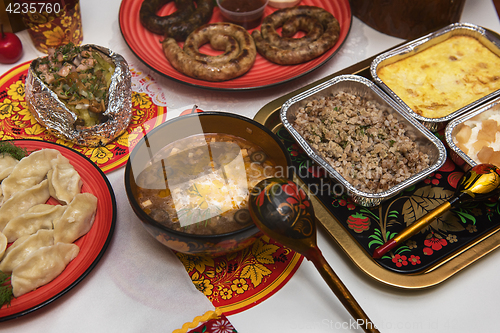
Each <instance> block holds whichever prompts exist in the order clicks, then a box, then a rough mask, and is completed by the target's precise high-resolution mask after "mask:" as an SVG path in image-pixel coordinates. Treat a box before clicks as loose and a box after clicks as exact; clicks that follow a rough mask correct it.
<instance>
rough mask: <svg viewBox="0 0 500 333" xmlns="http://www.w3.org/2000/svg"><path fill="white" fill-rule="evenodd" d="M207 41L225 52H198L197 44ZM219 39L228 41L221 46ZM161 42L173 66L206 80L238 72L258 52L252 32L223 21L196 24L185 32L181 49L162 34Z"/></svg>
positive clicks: (235, 75)
mask: <svg viewBox="0 0 500 333" xmlns="http://www.w3.org/2000/svg"><path fill="white" fill-rule="evenodd" d="M223 36H225V37H223ZM209 41H210V43H211V45H212V46H213V47H214V48H217V49H219V50H224V51H225V52H224V53H223V54H221V55H218V56H209V55H205V54H202V53H200V52H199V47H201V46H202V45H203V44H205V43H207V42H209ZM222 42H227V44H226V45H225V46H224V45H222ZM162 46H163V52H164V53H165V56H166V57H167V59H168V61H169V62H170V63H171V64H172V66H173V67H174V68H175V69H176V70H178V71H179V72H181V73H184V74H186V75H188V76H190V77H193V78H195V79H200V80H205V81H226V80H230V79H232V78H235V77H238V76H241V75H243V74H245V73H246V72H247V71H248V70H249V69H250V68H251V67H252V65H253V63H254V62H255V57H256V55H257V50H256V48H255V44H254V41H253V39H252V36H250V34H249V33H248V32H247V31H246V29H244V28H243V27H241V26H238V25H235V24H231V23H225V22H221V23H213V24H206V25H204V26H201V27H199V28H198V29H196V30H195V31H193V32H192V33H191V34H190V35H189V36H188V38H187V39H186V43H184V48H183V49H181V48H180V47H179V45H178V44H177V42H176V41H175V40H174V39H173V38H165V40H164V41H163V42H162Z"/></svg>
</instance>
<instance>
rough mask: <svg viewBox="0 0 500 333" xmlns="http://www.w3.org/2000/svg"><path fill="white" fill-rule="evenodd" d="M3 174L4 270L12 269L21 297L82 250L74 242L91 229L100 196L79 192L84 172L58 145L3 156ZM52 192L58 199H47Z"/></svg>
mask: <svg viewBox="0 0 500 333" xmlns="http://www.w3.org/2000/svg"><path fill="white" fill-rule="evenodd" d="M0 177H1V178H0V181H1V183H0V259H1V261H0V271H3V272H5V273H10V272H12V277H11V284H12V292H13V294H14V297H19V296H21V295H24V294H25V293H27V292H30V291H32V290H34V289H36V288H38V287H40V286H43V285H45V284H47V283H49V282H50V281H52V280H53V279H54V278H56V277H57V276H58V275H59V274H61V272H62V271H63V270H64V269H65V267H66V266H67V265H68V263H69V262H71V260H73V259H74V258H75V257H76V256H77V255H78V253H79V251H80V249H79V247H78V246H77V245H76V244H74V243H73V242H74V241H76V240H77V239H78V238H80V237H82V236H83V235H85V234H86V233H87V232H89V230H90V229H91V227H92V225H93V222H94V219H95V215H96V211H97V198H96V197H95V196H94V195H93V194H91V193H81V189H82V179H81V177H80V175H79V174H78V172H77V171H76V170H75V168H74V167H73V165H71V163H70V162H69V160H68V159H67V158H66V157H64V156H63V155H62V154H61V153H60V152H59V151H58V150H55V149H41V150H38V151H35V152H32V153H31V154H30V155H28V156H27V157H24V158H23V159H21V160H20V161H17V160H15V159H14V158H11V157H10V155H3V156H0ZM2 194H3V198H2ZM50 197H53V198H54V199H56V200H57V202H59V203H60V204H59V205H52V204H49V203H47V201H48V200H49V198H50ZM7 242H8V243H12V244H11V245H10V246H9V247H7ZM3 243H5V246H3ZM2 257H3V258H2Z"/></svg>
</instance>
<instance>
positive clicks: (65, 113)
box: [25, 44, 132, 147]
mask: <svg viewBox="0 0 500 333" xmlns="http://www.w3.org/2000/svg"><path fill="white" fill-rule="evenodd" d="M79 48H80V50H86V51H97V52H100V54H103V55H104V56H107V57H109V58H110V59H111V61H112V62H113V64H114V66H115V69H114V72H113V74H111V81H110V82H111V83H110V85H109V88H108V91H107V102H106V105H105V111H104V112H103V113H102V118H103V119H105V120H104V121H101V122H99V123H97V124H95V125H93V126H80V125H77V124H78V123H77V118H78V117H77V115H76V114H75V113H74V112H73V111H71V110H70V109H69V108H68V107H67V106H66V105H65V104H64V103H63V102H62V101H61V99H60V98H59V96H58V95H57V94H56V93H55V92H54V91H52V90H51V89H50V88H49V87H48V86H47V85H46V84H45V83H44V81H42V79H41V78H40V77H38V76H37V73H36V69H37V68H38V66H39V65H40V64H41V62H47V57H43V58H37V59H35V60H33V61H32V62H31V65H30V68H29V70H28V75H27V77H26V87H25V91H26V101H27V105H28V109H29V111H30V112H31V114H32V115H33V116H34V117H35V118H36V120H37V121H38V122H39V123H40V124H42V125H43V126H45V127H46V128H47V130H48V131H49V132H50V133H51V134H53V135H55V136H57V137H59V138H62V139H64V140H67V141H71V142H73V143H75V144H78V145H82V146H90V147H96V146H104V145H106V144H108V143H109V142H111V141H113V140H114V139H115V138H117V137H118V136H119V135H121V134H122V133H123V132H124V131H125V130H126V128H127V127H128V125H129V123H130V120H131V118H132V96H131V94H132V81H131V74H130V71H129V68H128V64H127V62H126V61H125V59H124V58H123V57H122V56H121V55H119V54H117V53H115V52H113V51H111V50H109V49H107V48H105V47H101V46H97V45H92V44H87V45H83V46H80V47H79Z"/></svg>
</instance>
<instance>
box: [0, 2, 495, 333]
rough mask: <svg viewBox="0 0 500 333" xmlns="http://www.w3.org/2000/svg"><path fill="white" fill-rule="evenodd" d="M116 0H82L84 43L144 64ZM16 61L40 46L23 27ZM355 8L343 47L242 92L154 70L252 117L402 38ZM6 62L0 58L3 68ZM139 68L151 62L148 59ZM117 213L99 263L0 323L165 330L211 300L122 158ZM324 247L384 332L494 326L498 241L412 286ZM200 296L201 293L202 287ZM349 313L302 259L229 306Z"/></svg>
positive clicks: (267, 323) (483, 8)
mask: <svg viewBox="0 0 500 333" xmlns="http://www.w3.org/2000/svg"><path fill="white" fill-rule="evenodd" d="M119 6H120V1H119V0H106V1H102V0H101V1H98V0H82V1H81V9H82V17H83V31H84V32H83V33H84V41H83V42H84V44H87V43H93V44H99V45H103V46H108V47H111V48H112V49H114V50H115V51H117V52H119V53H123V55H124V56H125V57H126V58H127V60H128V61H129V62H130V63H131V64H132V65H133V66H136V67H138V68H140V67H141V66H142V65H141V63H140V62H139V61H138V60H137V59H135V57H134V56H133V55H131V54H130V51H128V49H127V47H126V44H125V43H124V41H123V38H122V36H121V33H120V30H119V26H118V11H119ZM461 21H462V22H470V23H474V24H478V25H481V26H483V27H486V28H489V29H491V30H494V31H497V32H500V22H499V19H498V16H497V14H496V12H495V10H494V6H493V3H492V2H491V0H467V2H466V5H465V9H464V12H463V15H462V19H461ZM18 35H19V36H20V37H21V39H22V42H23V45H24V50H25V51H24V56H23V58H22V59H21V60H20V62H24V61H28V60H31V59H33V58H35V57H37V56H39V55H41V54H40V53H38V52H37V51H36V50H35V49H34V47H33V46H32V44H31V42H30V40H29V37H28V35H27V33H26V32H21V33H18ZM401 42H402V40H401V39H398V38H393V37H390V36H387V35H384V34H381V33H379V32H377V31H375V30H373V29H371V28H370V27H368V26H367V25H365V24H364V23H362V22H361V21H359V20H358V19H357V18H353V24H352V28H351V33H350V34H349V36H348V38H347V40H346V43H345V45H344V46H343V47H342V49H341V51H340V52H339V53H338V54H337V55H335V56H334V57H333V58H332V59H331V60H329V61H328V62H327V63H326V64H325V65H324V66H322V67H320V68H319V69H318V70H315V71H313V72H312V73H310V74H307V75H305V76H304V77H302V78H301V79H300V80H295V81H292V82H289V83H286V84H283V85H279V86H277V87H274V88H271V89H266V90H258V91H247V92H218V91H212V90H206V89H200V88H195V87H190V86H187V85H184V84H181V83H178V82H174V81H172V80H169V79H166V78H162V77H159V76H157V75H156V74H151V75H152V76H153V77H154V78H155V79H156V80H157V83H158V84H159V86H160V87H161V92H162V93H163V98H164V99H163V100H164V101H165V102H166V104H167V107H168V109H169V110H181V109H183V108H185V107H191V106H192V105H193V104H196V105H198V106H199V107H200V108H201V109H204V110H223V111H228V112H236V113H239V114H242V115H245V116H247V117H250V118H252V117H253V116H254V115H255V114H256V113H257V112H258V111H259V110H260V109H261V107H263V106H264V105H265V104H267V103H268V102H270V101H272V100H274V99H276V98H278V97H280V96H282V95H284V94H286V93H288V92H291V91H293V90H295V89H297V88H300V87H302V86H304V85H306V84H308V83H311V82H313V81H315V80H318V79H320V78H322V77H324V76H326V75H329V74H331V73H334V72H336V71H338V70H341V69H343V68H345V67H347V66H350V65H352V64H354V63H357V62H359V61H361V60H363V59H365V58H367V57H370V56H372V55H374V54H377V53H379V52H382V51H384V50H386V49H387V48H389V47H391V46H394V45H396V44H398V43H401ZM11 67H12V66H10V65H0V73H4V72H6V71H7V70H9V69H10V68H11ZM144 70H147V69H146V68H145V67H144ZM108 177H109V180H110V182H111V184H112V185H113V188H114V191H115V194H116V198H117V204H118V218H117V223H116V230H115V234H114V237H113V240H112V242H111V244H110V246H109V248H108V250H107V252H106V254H105V255H104V257H103V259H102V260H101V261H100V262H99V264H98V265H97V267H96V268H95V269H94V270H93V271H92V272H91V274H90V275H89V276H88V277H87V278H86V279H84V280H83V282H81V283H80V284H79V285H78V286H77V287H76V288H74V289H73V290H71V291H70V292H69V293H68V294H67V295H65V296H64V297H62V298H61V299H58V300H57V301H55V302H54V303H52V304H50V305H48V306H46V307H44V308H42V309H41V310H38V311H36V312H35V313H32V314H30V315H27V316H24V317H21V318H19V319H16V320H12V321H8V322H5V323H1V324H0V330H2V331H6V332H23V333H25V332H38V331H44V332H63V331H69V332H171V331H172V330H174V329H177V328H180V327H181V326H182V324H183V323H185V322H187V321H191V320H192V319H193V316H194V315H201V314H203V313H204V312H205V311H206V310H210V309H213V307H212V305H211V304H210V302H208V300H207V299H206V298H205V296H203V295H202V294H201V293H199V292H198V291H197V290H196V289H195V288H194V286H193V284H192V283H191V281H190V278H189V276H188V275H187V273H186V272H185V270H184V267H183V266H182V264H181V263H180V261H179V260H177V258H176V257H175V255H174V254H173V253H172V252H170V251H169V250H167V249H165V248H164V247H163V246H162V245H160V244H159V243H157V242H156V241H154V240H153V239H152V238H151V237H150V236H149V235H148V234H147V233H146V231H145V230H143V228H142V226H141V225H140V224H139V223H138V221H137V219H136V218H135V217H134V214H133V213H132V210H131V208H130V206H129V204H128V201H127V198H126V195H125V190H124V185H123V168H122V169H119V170H116V171H113V172H111V173H109V174H108ZM318 245H319V247H320V248H321V249H322V251H323V254H324V255H325V257H326V258H327V260H328V261H329V263H330V264H331V266H332V267H333V268H334V270H335V271H336V272H337V274H338V275H339V277H340V278H341V279H342V280H343V281H344V283H345V284H346V286H347V287H348V288H349V289H350V291H351V292H352V294H353V295H354V297H355V298H356V299H357V300H358V302H359V303H360V304H361V306H362V307H363V308H364V310H365V312H366V313H367V314H368V316H369V317H370V318H371V319H372V320H373V322H374V323H375V324H376V325H377V326H378V328H379V329H380V330H381V331H382V332H418V333H421V332H496V331H498V328H497V327H498V323H497V317H496V313H497V304H498V299H499V298H500V289H499V288H498V286H497V284H496V283H497V281H498V276H500V265H499V264H497V262H500V251H494V252H493V253H491V254H488V255H487V256H486V257H485V258H483V259H481V260H480V261H478V262H476V263H474V264H473V265H472V266H471V267H469V268H467V269H465V270H463V271H461V272H459V273H458V274H456V275H455V276H453V277H452V278H450V279H449V280H447V281H445V282H444V283H442V284H440V285H438V286H436V287H433V288H430V289H427V290H418V291H409V290H400V289H394V288H392V287H388V286H385V285H383V284H381V283H379V282H376V281H374V280H372V279H371V278H369V277H367V276H365V275H364V273H362V272H361V271H360V270H359V269H357V268H356V267H355V266H354V265H353V264H352V262H351V261H350V260H349V259H348V258H347V257H346V256H345V255H344V254H343V253H342V252H341V250H339V248H338V247H337V246H336V245H335V244H334V243H333V242H332V241H331V240H329V239H328V238H327V237H325V235H324V233H323V232H322V231H320V232H319V239H318ZM200 296H201V297H200ZM350 318H351V317H350V316H349V314H348V313H347V311H346V310H345V309H344V308H343V307H342V305H341V304H340V303H339V302H338V300H337V299H336V298H335V296H334V295H333V294H332V292H331V291H330V289H329V288H328V286H327V285H326V284H325V283H324V281H323V280H322V279H321V277H320V276H319V274H318V273H317V271H316V269H315V268H314V266H313V265H312V264H311V263H310V262H307V261H304V262H303V263H302V264H301V266H300V268H299V269H298V271H297V272H296V273H295V275H294V276H293V277H292V278H291V280H290V281H289V282H288V283H287V284H286V285H285V286H284V287H283V288H282V289H281V290H280V291H278V292H277V293H276V294H275V295H273V296H272V297H270V298H269V299H268V300H266V301H264V302H262V303H261V304H259V305H257V306H255V307H253V308H251V309H248V310H246V311H244V312H241V313H239V314H236V315H232V316H229V320H230V321H231V323H232V324H233V325H234V327H235V328H236V329H237V330H238V332H240V333H255V332H262V333H265V332H269V333H270V332H301V333H305V332H311V333H313V332H314V333H321V332H333V331H341V332H355V331H361V330H356V328H355V327H356V325H353V323H352V321H351V319H350Z"/></svg>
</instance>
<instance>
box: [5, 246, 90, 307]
mask: <svg viewBox="0 0 500 333" xmlns="http://www.w3.org/2000/svg"><path fill="white" fill-rule="evenodd" d="M79 251H80V248H79V247H78V246H77V245H75V244H68V243H57V244H55V245H51V246H44V247H41V248H39V249H38V250H36V251H33V252H31V253H30V254H29V255H28V256H27V257H26V259H25V260H23V262H22V263H20V264H19V265H18V266H16V267H15V268H14V270H13V271H12V277H11V283H12V292H13V293H14V297H19V296H21V295H24V294H26V293H27V292H30V291H32V290H34V289H36V288H38V287H40V286H43V285H45V284H47V283H49V282H50V281H52V280H54V279H55V278H56V277H57V276H58V275H59V274H61V273H62V271H63V270H64V268H66V265H68V264H69V262H70V261H71V260H73V259H75V258H76V256H77V255H78V252H79Z"/></svg>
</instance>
